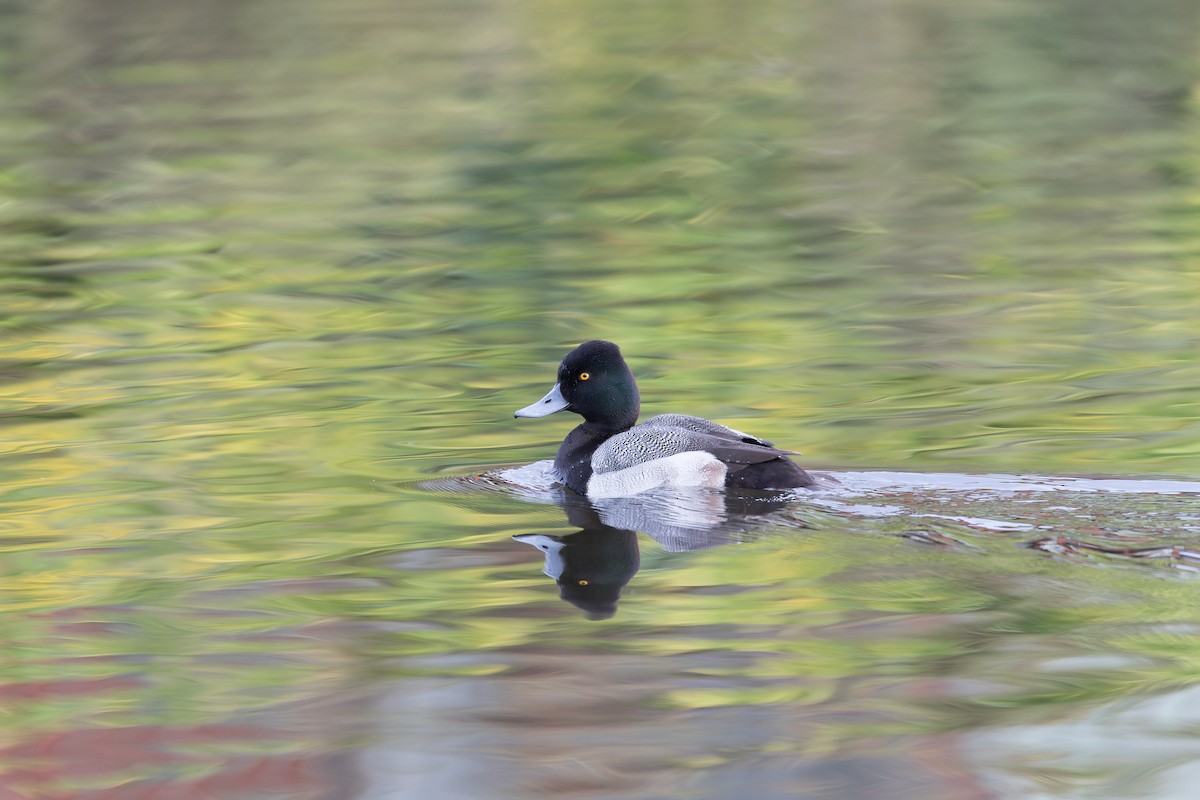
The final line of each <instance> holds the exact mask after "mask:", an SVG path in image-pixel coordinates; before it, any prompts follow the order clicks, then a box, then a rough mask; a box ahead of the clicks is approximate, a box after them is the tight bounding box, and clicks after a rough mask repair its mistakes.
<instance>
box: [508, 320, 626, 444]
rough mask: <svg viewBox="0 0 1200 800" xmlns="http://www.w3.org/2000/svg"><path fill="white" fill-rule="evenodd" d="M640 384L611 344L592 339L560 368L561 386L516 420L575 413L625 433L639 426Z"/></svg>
mask: <svg viewBox="0 0 1200 800" xmlns="http://www.w3.org/2000/svg"><path fill="white" fill-rule="evenodd" d="M640 404H641V400H640V398H639V396H638V388H637V382H636V381H635V380H634V379H633V373H632V372H630V371H629V365H628V364H626V363H625V359H624V358H622V357H621V348H619V347H617V346H616V345H615V344H613V343H612V342H605V341H602V340H600V339H593V340H592V341H590V342H584V343H583V344H581V345H579V346H578V347H576V348H575V349H574V350H572V351H571V352H569V353H567V356H566V358H564V359H563V360H562V363H561V364H559V366H558V383H556V384H554V388H553V389H551V390H550V391H549V392H547V393H546V396H545V397H543V398H542V399H541V400H538V401H537V402H536V403H534V404H533V405H529V406H525V408H522V409H521V410H520V411H517V412H516V413H515V414H513V416H515V417H545V416H548V415H550V414H553V413H555V412H558V411H573V412H575V413H576V414H579V415H580V416H581V417H583V418H584V419H585V420H587V421H588V422H592V423H596V424H598V425H602V426H604V427H606V428H615V429H617V430H625V429H626V428H631V427H633V424H634V423H635V422H637V417H638V411H639V410H640V408H641V405H640Z"/></svg>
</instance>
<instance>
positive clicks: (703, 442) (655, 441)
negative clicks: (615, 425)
mask: <svg viewBox="0 0 1200 800" xmlns="http://www.w3.org/2000/svg"><path fill="white" fill-rule="evenodd" d="M697 451H702V452H708V453H712V454H714V455H716V456H717V457H719V458H721V459H722V460H724V461H727V462H730V463H733V464H757V463H760V462H762V461H770V460H772V459H776V458H779V457H780V456H782V455H784V453H785V451H782V450H776V449H775V448H773V447H771V446H770V445H769V444H767V443H765V442H762V441H761V440H759V439H755V438H754V437H752V436H748V435H747V434H744V433H742V432H740V431H735V430H733V429H732V428H727V427H725V426H724V425H718V424H717V423H715V422H710V421H709V420H706V419H702V418H700V417H692V416H688V415H686V414H662V415H660V416H657V417H652V418H651V419H648V420H646V421H645V422H644V423H642V424H641V425H637V426H635V427H633V428H630V429H629V430H627V431H625V432H624V433H619V434H617V435H616V436H613V437H612V438H610V439H608V440H607V441H606V442H604V444H602V445H600V447H598V448H597V449H596V452H595V453H594V454H593V456H592V468H593V469H594V470H595V472H596V473H605V472H612V471H615V470H620V469H626V468H628V467H632V466H636V465H639V464H644V463H646V462H648V461H653V460H655V459H659V458H667V457H669V456H673V455H677V454H679V453H689V452H697Z"/></svg>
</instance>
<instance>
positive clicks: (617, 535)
mask: <svg viewBox="0 0 1200 800" xmlns="http://www.w3.org/2000/svg"><path fill="white" fill-rule="evenodd" d="M556 499H557V502H558V505H559V506H560V507H561V508H562V509H563V511H564V512H566V515H567V521H568V522H569V523H570V524H571V525H573V526H575V527H578V528H580V530H579V531H578V532H576V533H572V534H569V535H566V536H551V535H548V534H540V533H527V534H519V535H517V536H514V537H513V539H515V540H517V541H518V542H523V543H524V544H528V545H532V546H533V547H536V548H538V549H539V550H541V551H542V552H543V553H544V554H545V557H546V562H545V565H544V566H543V568H542V571H543V572H545V573H546V574H547V575H549V576H550V577H551V578H553V579H554V580H555V582H556V583H557V584H558V587H559V596H560V597H561V598H562V599H563V600H566V601H567V602H568V603H571V604H572V605H574V606H576V607H577V608H579V609H580V610H582V611H583V612H584V614H585V615H586V616H587V618H588V619H592V620H602V619H608V618H610V617H612V616H613V615H614V614H616V613H617V601H618V600H619V599H620V597H621V590H622V589H624V588H625V585H626V584H628V583H629V581H630V580H631V579H632V578H633V576H634V575H635V574H637V571H638V568H639V567H640V565H641V555H640V552H639V550H638V540H637V532H638V531H641V532H643V533H645V534H646V535H648V536H650V537H651V538H652V539H654V540H655V541H656V542H658V544H659V545H660V546H661V547H662V548H663V549H664V550H666V551H668V552H684V551H689V550H702V549H705V548H709V547H716V546H718V545H723V544H728V543H730V542H734V541H742V540H744V539H745V538H746V537H747V536H748V535H750V534H752V533H753V532H754V531H755V530H757V529H758V528H761V527H763V526H764V525H766V524H767V522H768V520H766V519H764V515H765V514H767V513H769V512H771V511H774V510H776V509H779V508H782V507H784V506H785V505H786V504H787V501H788V500H789V499H791V498H789V497H788V496H781V495H779V494H777V493H771V494H768V493H761V492H729V491H727V492H714V491H707V490H693V491H687V490H682V491H681V490H673V491H671V492H669V493H668V492H655V493H652V494H649V495H639V496H637V497H630V498H611V499H605V500H596V501H589V500H588V499H587V498H585V497H582V496H580V495H577V494H574V493H571V492H563V493H562V494H561V495H559V496H558V497H557V498H556ZM790 522H791V525H792V526H793V527H794V526H795V525H796V521H795V520H791V521H790Z"/></svg>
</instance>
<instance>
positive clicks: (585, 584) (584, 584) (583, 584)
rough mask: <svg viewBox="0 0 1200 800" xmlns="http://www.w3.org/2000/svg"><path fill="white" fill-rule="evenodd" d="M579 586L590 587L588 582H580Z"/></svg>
mask: <svg viewBox="0 0 1200 800" xmlns="http://www.w3.org/2000/svg"><path fill="white" fill-rule="evenodd" d="M579 585H580V586H587V585H588V582H587V581H580V582H579Z"/></svg>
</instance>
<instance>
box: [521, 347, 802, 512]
mask: <svg viewBox="0 0 1200 800" xmlns="http://www.w3.org/2000/svg"><path fill="white" fill-rule="evenodd" d="M640 407H641V399H640V396H639V395H638V387H637V381H635V380H634V378H633V373H632V372H631V371H630V369H629V365H628V364H626V363H625V359H624V358H623V357H622V356H621V349H620V348H619V347H617V346H616V345H615V344H613V343H612V342H606V341H602V340H599V339H595V340H592V341H590V342H584V343H583V344H581V345H579V346H578V347H576V348H575V349H574V350H572V351H571V352H570V353H567V355H566V357H565V358H564V359H563V360H562V364H560V365H559V367H558V382H557V383H555V384H554V388H553V389H551V390H550V391H549V392H548V393H547V394H546V396H545V397H543V398H542V399H541V400H538V401H537V402H536V403H534V404H532V405H529V406H526V407H525V408H522V409H520V410H519V411H517V412H516V413H515V414H513V416H515V417H545V416H549V415H550V414H554V413H556V412H559V411H573V412H575V413H576V414H579V415H580V416H581V417H583V423H582V424H580V425H579V426H578V427H576V428H575V429H574V430H573V431H571V432H570V433H569V434H567V438H566V439H564V440H563V443H562V446H561V447H559V448H558V455H556V456H555V458H554V469H555V471H556V472H557V473H558V476H559V478H560V480H562V482H563V483H565V484H566V485H567V486H569V487H570V488H571V489H574V490H575V491H576V492H579V493H580V494H586V495H587V496H588V497H592V498H600V497H625V496H629V495H634V494H638V493H640V492H644V491H647V490H649V489H652V488H655V487H657V486H702V487H708V488H721V487H727V488H744V489H791V488H797V487H803V486H811V485H813V483H815V481H814V480H813V479H812V477H811V476H810V475H809V474H808V473H807V472H805V471H804V470H803V469H801V468H800V467H799V466H798V465H797V464H795V463H793V462H792V461H791V460H789V459H788V456H789V455H796V453H793V452H791V451H790V450H780V449H778V448H776V447H775V446H774V445H773V444H771V443H770V442H768V441H765V440H763V439H759V438H756V437H754V436H751V435H749V434H746V433H742V432H741V431H736V430H734V429H732V428H726V427H725V426H724V425H718V424H717V423H715V422H710V421H709V420H706V419H703V418H701V417H690V416H687V415H686V414H661V415H659V416H657V417H652V418H651V419H648V420H646V421H645V422H643V423H642V424H641V425H637V424H636V423H637V418H638V411H639V410H640Z"/></svg>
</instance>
